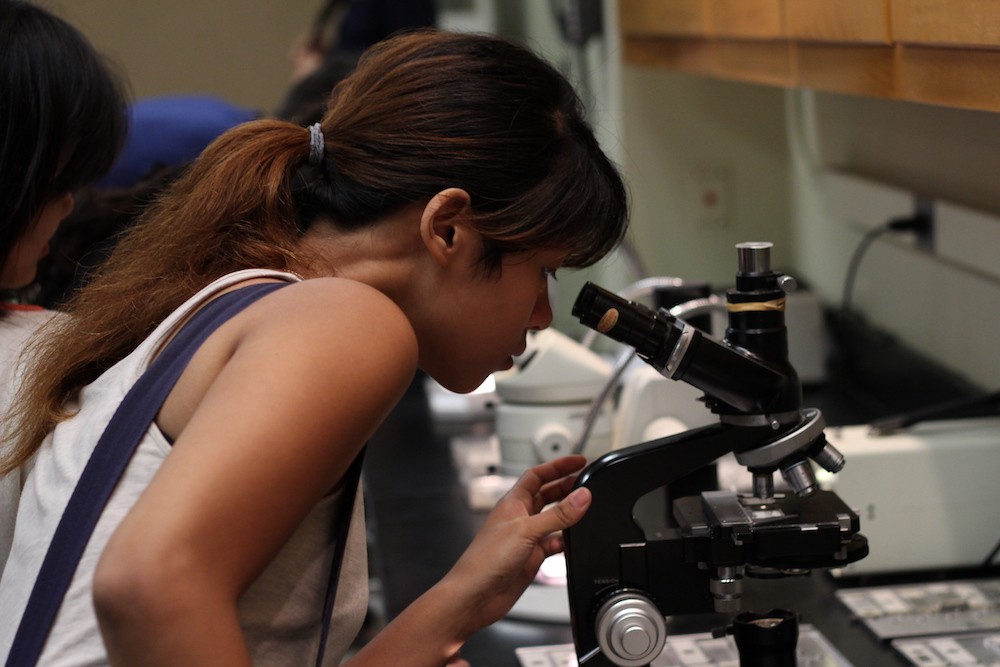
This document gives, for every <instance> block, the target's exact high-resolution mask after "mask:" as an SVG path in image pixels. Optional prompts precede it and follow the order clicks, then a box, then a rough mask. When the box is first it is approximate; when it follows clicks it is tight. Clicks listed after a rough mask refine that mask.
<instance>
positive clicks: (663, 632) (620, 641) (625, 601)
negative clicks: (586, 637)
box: [596, 591, 667, 667]
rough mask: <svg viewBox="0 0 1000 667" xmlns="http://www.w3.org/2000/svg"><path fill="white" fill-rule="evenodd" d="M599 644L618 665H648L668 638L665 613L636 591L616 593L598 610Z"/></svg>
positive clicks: (633, 666)
mask: <svg viewBox="0 0 1000 667" xmlns="http://www.w3.org/2000/svg"><path fill="white" fill-rule="evenodd" d="M596 630H597V643H598V645H599V646H600V647H601V651H602V652H603V653H604V656H605V657H606V658H607V659H608V660H609V661H611V663H612V664H615V665H618V667H640V666H642V665H648V664H649V663H650V662H652V660H653V659H654V658H656V657H657V656H658V655H660V652H661V651H662V650H663V645H664V644H665V643H666V641H667V625H666V622H665V621H664V619H663V614H661V613H660V610H659V609H657V608H656V605H655V604H653V603H652V602H651V601H650V600H649V599H648V598H647V597H646V596H644V595H642V594H641V593H638V592H635V591H622V592H620V593H616V594H615V595H614V596H612V597H611V598H609V599H608V600H607V601H606V602H605V603H604V604H602V605H601V608H600V610H599V611H598V612H597V624H596Z"/></svg>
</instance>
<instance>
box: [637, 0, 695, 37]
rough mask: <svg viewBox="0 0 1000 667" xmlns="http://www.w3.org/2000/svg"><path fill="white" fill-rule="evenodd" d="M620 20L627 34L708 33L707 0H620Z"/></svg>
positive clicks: (682, 35)
mask: <svg viewBox="0 0 1000 667" xmlns="http://www.w3.org/2000/svg"><path fill="white" fill-rule="evenodd" d="M618 22H619V24H620V27H621V30H622V32H623V33H624V34H626V35H636V36H641V35H672V36H678V37H704V36H706V35H707V33H708V23H707V21H706V15H705V1H704V0H669V1H664V0H619V1H618Z"/></svg>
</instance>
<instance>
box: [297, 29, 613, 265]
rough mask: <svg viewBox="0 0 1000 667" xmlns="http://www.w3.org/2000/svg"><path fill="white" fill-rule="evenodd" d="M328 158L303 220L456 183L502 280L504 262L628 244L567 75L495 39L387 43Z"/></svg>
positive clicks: (339, 102) (592, 258)
mask: <svg viewBox="0 0 1000 667" xmlns="http://www.w3.org/2000/svg"><path fill="white" fill-rule="evenodd" d="M322 129H323V132H324V134H325V141H326V150H325V159H324V160H323V163H322V165H321V166H320V167H319V168H314V167H311V166H309V165H308V164H306V165H304V166H302V167H301V168H300V169H299V173H298V179H297V182H296V187H295V200H296V203H297V209H298V214H299V216H300V222H301V224H302V225H303V226H304V227H308V226H309V224H311V222H312V218H313V217H315V216H320V215H323V216H330V217H332V218H333V219H334V221H335V222H336V223H337V224H339V225H342V226H344V227H358V226H363V225H366V224H369V223H370V222H372V221H374V220H378V219H380V218H382V217H384V216H385V215H387V214H389V213H391V212H393V211H394V210H396V209H398V208H400V207H402V206H404V205H406V204H408V203H411V202H414V201H421V200H426V199H428V198H430V197H432V196H433V195H434V194H435V193H437V192H439V191H440V190H442V189H444V188H446V187H451V186H455V187H461V188H464V189H465V190H466V191H468V193H469V194H470V196H471V197H472V208H473V210H474V212H475V213H476V217H477V228H478V230H479V231H480V232H481V233H482V234H483V235H484V237H485V238H486V240H487V248H486V252H485V254H484V257H483V266H484V268H485V269H486V270H487V271H488V272H490V271H493V270H496V269H498V268H499V266H500V260H501V258H502V256H503V255H504V254H507V253H515V252H520V251H524V250H532V249H537V248H560V249H563V250H566V251H568V252H569V255H568V257H567V258H566V262H565V264H566V265H567V266H570V267H580V266H586V265H589V264H592V263H594V262H596V261H597V260H598V259H600V258H601V257H603V256H604V255H605V254H607V252H608V251H609V250H610V249H611V248H612V247H614V246H615V245H616V244H617V243H618V242H619V241H620V240H621V238H622V236H623V234H624V232H625V227H626V217H627V198H626V192H625V187H624V185H623V183H622V180H621V177H620V175H619V174H618V171H617V169H616V168H615V167H614V166H613V165H612V164H611V162H610V161H609V160H608V158H607V157H606V156H605V154H604V152H603V151H602V150H601V148H600V146H599V145H598V143H597V140H596V139H595V137H594V134H593V132H592V130H591V128H590V126H589V125H588V123H587V121H586V119H585V114H584V109H583V106H582V104H581V102H580V99H579V98H578V97H577V95H576V92H575V91H574V90H573V88H572V86H570V84H569V83H568V82H567V81H566V79H565V78H564V77H563V76H562V75H561V74H560V73H559V72H557V71H556V70H555V69H554V68H553V67H552V66H551V65H549V64H548V63H546V62H545V61H543V60H542V59H540V58H538V57H537V56H536V55H534V54H533V53H531V52H530V51H528V50H527V49H524V48H522V47H519V46H517V45H514V44H512V43H510V42H507V41H504V40H502V39H499V38H495V37H489V36H485V35H468V34H458V33H443V32H438V31H434V30H416V31H413V32H410V33H406V34H401V35H397V36H395V37H393V38H390V39H388V40H386V41H384V42H381V43H379V44H376V45H375V46H374V47H372V48H371V49H369V50H368V51H367V52H366V53H365V54H364V55H363V56H362V58H361V60H360V62H359V64H358V67H357V69H356V71H355V73H354V74H352V75H351V76H349V77H347V78H346V79H345V80H344V81H343V82H342V83H340V84H339V85H338V86H337V87H336V88H335V89H334V92H333V95H332V97H331V99H330V101H329V104H328V110H327V113H326V115H325V117H324V118H323V121H322Z"/></svg>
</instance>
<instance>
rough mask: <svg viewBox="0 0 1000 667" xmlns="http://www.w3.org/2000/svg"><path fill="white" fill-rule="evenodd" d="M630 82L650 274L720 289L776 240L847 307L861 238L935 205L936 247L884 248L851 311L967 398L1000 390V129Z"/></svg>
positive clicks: (980, 117) (640, 218)
mask: <svg viewBox="0 0 1000 667" xmlns="http://www.w3.org/2000/svg"><path fill="white" fill-rule="evenodd" d="M621 79H622V85H621V94H622V102H621V133H622V138H623V155H624V159H625V165H626V168H627V170H628V172H629V176H630V179H631V184H632V193H633V201H634V203H633V205H634V216H633V230H634V231H633V233H634V234H635V235H636V237H637V238H638V239H640V241H639V244H638V245H639V247H641V248H642V252H643V254H644V257H645V260H646V262H647V264H648V266H649V267H650V268H651V269H652V270H653V271H654V272H655V273H658V274H660V273H666V274H670V275H678V276H680V277H682V278H686V279H699V280H701V279H705V280H710V281H712V282H713V283H716V284H720V285H725V284H727V281H729V280H731V279H732V278H731V277H732V273H733V266H734V260H733V252H732V245H733V243H734V242H736V241H741V240H770V241H773V242H774V243H775V255H774V257H775V262H774V264H775V266H776V267H777V268H781V269H783V270H786V271H788V272H790V273H792V274H793V275H795V276H796V277H797V278H798V279H799V280H800V282H801V283H802V284H803V285H805V286H807V287H808V288H809V289H811V290H812V291H814V292H815V293H816V294H818V295H819V297H820V298H821V299H822V301H823V303H824V305H826V306H828V307H830V308H838V307H839V306H840V305H841V301H842V299H843V298H844V296H845V291H844V288H845V281H846V278H847V273H848V268H849V264H850V262H851V257H852V254H853V253H854V252H855V250H856V249H857V248H858V247H859V244H860V243H861V241H862V238H863V236H864V234H865V233H866V232H867V231H868V230H870V229H872V228H874V227H876V226H877V225H879V224H882V223H884V222H886V221H887V220H888V219H890V218H894V217H905V216H907V215H910V214H911V213H912V212H913V211H914V207H915V200H916V198H918V197H919V198H921V199H926V200H928V201H930V202H931V203H932V206H933V209H934V211H935V225H936V228H935V231H934V238H933V239H932V240H931V243H930V245H929V246H923V245H919V244H917V243H916V242H915V241H914V239H913V238H910V235H907V234H898V235H884V236H882V237H879V239H878V240H877V241H875V242H874V243H872V244H871V245H870V246H869V247H868V249H867V251H866V252H865V253H864V254H862V255H860V259H859V261H858V263H857V266H856V273H855V274H854V275H855V278H854V284H853V289H852V290H851V293H850V294H851V303H852V305H853V307H854V309H855V310H856V311H857V312H859V313H860V314H861V315H862V316H863V317H864V318H865V320H866V321H868V322H869V323H870V324H872V325H873V326H875V327H877V328H879V329H881V330H884V331H885V332H887V333H889V334H890V335H891V336H894V337H896V338H898V340H900V341H901V342H903V343H904V344H906V345H907V346H909V347H911V348H912V349H914V350H916V351H917V352H919V353H921V354H923V355H925V356H926V357H928V358H930V359H932V360H933V361H935V362H938V363H939V364H941V365H942V366H944V367H945V368H946V369H948V370H950V371H952V372H954V373H956V374H958V375H960V376H962V377H963V378H965V379H966V380H968V381H970V382H971V383H973V384H976V385H979V386H982V387H984V388H995V386H996V385H997V384H1000V354H998V353H997V351H996V347H995V343H994V341H995V332H996V331H997V329H998V327H1000V309H998V306H1000V218H997V217H994V216H995V215H996V213H998V212H1000V181H997V179H996V174H997V173H1000V115H997V114H991V113H984V112H975V111H967V110H959V109H951V108H945V107H936V106H928V105H920V104H914V103H907V102H894V101H888V100H880V99H870V98H864V97H853V96H846V95H834V94H821V93H815V92H813V91H808V90H794V89H782V88H778V87H766V86H757V85H752V84H745V83H736V82H729V81H722V80H716V79H711V78H708V77H700V76H693V75H686V74H678V73H672V72H668V71H664V70H658V69H650V68H642V67H633V66H629V65H622V69H621ZM706 193H714V196H715V197H716V200H715V201H716V203H715V204H714V209H715V210H711V209H712V208H713V207H711V206H707V204H706V202H705V201H704V199H703V198H704V196H705V194H706ZM720 201H721V204H720V203H719V202H720ZM956 210H957V211H959V212H961V214H962V215H961V216H958V217H960V218H962V219H958V218H957V217H956V215H955V214H954V211H956ZM949 213H951V214H949ZM970 216H971V217H972V218H973V219H974V220H975V223H976V224H975V225H974V226H969V225H965V223H964V219H965V218H968V217H970ZM973 227H974V228H973Z"/></svg>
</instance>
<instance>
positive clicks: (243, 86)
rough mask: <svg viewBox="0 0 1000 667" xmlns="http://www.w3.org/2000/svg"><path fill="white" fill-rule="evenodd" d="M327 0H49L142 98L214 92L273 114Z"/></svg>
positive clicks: (52, 7)
mask: <svg viewBox="0 0 1000 667" xmlns="http://www.w3.org/2000/svg"><path fill="white" fill-rule="evenodd" d="M320 4H321V2H320V0H281V2H242V1H241V0H212V2H205V1H204V0H171V1H170V2H149V1H142V2H136V1H135V0H46V1H45V3H44V6H46V7H48V8H50V9H52V10H53V11H55V12H56V13H57V14H59V15H61V16H63V17H65V18H66V19H68V20H69V21H71V22H72V23H73V24H74V25H76V26H78V27H79V28H80V29H81V30H82V31H83V32H84V33H85V34H86V35H87V36H88V37H89V38H90V39H91V41H92V42H94V44H95V45H96V46H97V47H98V48H99V49H100V50H101V51H102V52H103V53H104V54H105V55H106V56H107V57H109V58H110V59H111V60H112V61H113V62H115V63H116V64H117V65H118V67H119V68H121V69H122V70H123V71H124V72H125V74H126V76H127V78H128V80H129V82H130V84H131V87H132V92H133V96H134V97H136V98H142V97H150V96H157V95H167V94H188V93H199V94H212V95H218V96H220V97H223V98H225V99H228V100H229V101H231V102H234V103H236V104H240V105H244V106H247V107H249V108H253V109H258V110H260V111H262V112H264V113H270V112H272V111H273V110H274V109H275V108H276V107H277V105H278V103H279V101H280V100H281V97H282V95H283V93H284V91H285V89H286V88H287V86H288V82H289V77H290V75H291V60H290V53H291V50H292V46H293V44H294V43H295V41H296V39H297V38H298V37H299V36H300V35H302V34H303V32H304V31H305V29H306V28H307V26H308V25H309V24H310V21H311V20H312V18H313V15H314V13H315V12H316V9H317V8H318V7H319V6H320Z"/></svg>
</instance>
